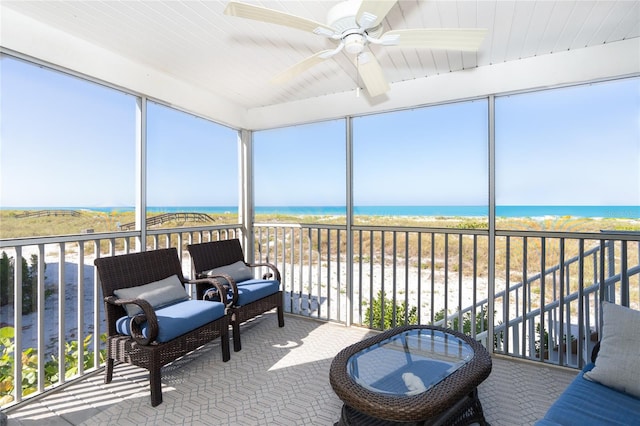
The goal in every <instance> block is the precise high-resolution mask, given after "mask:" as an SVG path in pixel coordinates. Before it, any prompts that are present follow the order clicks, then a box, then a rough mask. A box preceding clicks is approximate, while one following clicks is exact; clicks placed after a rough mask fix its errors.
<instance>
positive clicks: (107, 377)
mask: <svg viewBox="0 0 640 426" xmlns="http://www.w3.org/2000/svg"><path fill="white" fill-rule="evenodd" d="M111 380H113V358H107V365H106V368H105V369H104V383H105V384H107V383H111Z"/></svg>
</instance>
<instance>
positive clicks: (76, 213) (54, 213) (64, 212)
mask: <svg viewBox="0 0 640 426" xmlns="http://www.w3.org/2000/svg"><path fill="white" fill-rule="evenodd" d="M43 216H75V217H78V216H80V212H79V211H76V210H27V211H24V212H22V213H18V214H16V218H18V219H22V218H26V217H43Z"/></svg>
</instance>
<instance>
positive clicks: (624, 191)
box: [0, 57, 640, 207]
mask: <svg viewBox="0 0 640 426" xmlns="http://www.w3.org/2000/svg"><path fill="white" fill-rule="evenodd" d="M0 65H1V68H0V72H1V74H0V76H1V81H0V85H1V90H2V92H1V97H0V102H1V104H0V108H1V109H0V112H1V119H2V128H1V130H0V136H1V138H2V139H1V144H0V165H1V171H0V178H1V180H0V191H1V192H0V206H2V207H30V206H33V207H36V206H51V207H54V206H55V207H57V206H60V207H62V206H76V207H77V206H85V207H105V206H131V205H133V204H134V202H135V187H134V184H135V108H136V99H135V97H133V96H131V95H127V94H123V93H121V92H118V91H116V90H113V89H110V88H105V87H102V86H99V85H97V84H93V83H88V82H85V81H82V80H80V79H77V78H73V77H69V76H67V75H64V74H61V73H58V72H53V71H50V70H46V69H42V68H40V67H37V66H34V65H31V64H26V63H24V62H21V61H17V60H14V59H10V58H9V59H7V58H6V57H3V59H2V61H1V62H0ZM487 110H488V107H487V102H486V101H485V100H478V101H473V102H460V103H455V104H448V105H440V106H434V107H429V108H417V109H413V110H408V111H398V112H392V113H387V114H376V115H371V116H364V117H357V118H355V119H354V121H353V130H354V147H353V155H354V160H355V164H354V167H353V175H354V202H355V204H356V205H452V204H453V205H486V203H487V197H488V182H487V176H486V170H487V161H488V156H487V139H488V125H487V118H486V117H487ZM148 113H149V116H148V117H149V118H148V130H147V132H148V141H149V142H148V144H149V145H148V154H149V157H148V165H147V169H148V175H147V179H148V185H149V186H148V205H149V206H203V205H204V206H207V205H210V206H232V205H236V204H237V202H238V177H237V175H238V165H237V156H238V148H237V134H236V131H235V130H234V129H230V128H227V127H224V126H221V125H218V124H215V123H212V122H210V121H207V120H204V119H202V118H198V117H194V116H192V115H189V114H186V113H183V112H180V111H177V110H174V109H171V108H168V107H165V106H162V105H157V104H153V103H151V104H149V106H148ZM344 139H345V122H344V120H334V121H328V122H321V123H314V124H309V125H300V126H294V127H289V128H283V129H274V130H268V131H262V132H256V133H255V136H254V140H255V148H254V150H255V154H256V161H255V164H254V167H255V193H256V204H257V205H344V204H345V179H346V178H345V174H346V152H345V145H344ZM496 165H497V168H496V177H497V181H498V186H497V191H496V192H497V197H496V201H497V203H498V204H504V205H510V204H524V205H528V204H533V205H536V204H540V205H547V204H559V205H640V79H638V78H636V79H627V80H623V81H615V82H606V83H599V84H593V85H586V86H578V87H571V88H564V89H558V90H548V91H541V92H534V93H526V94H519V95H513V96H505V97H498V98H497V99H496Z"/></svg>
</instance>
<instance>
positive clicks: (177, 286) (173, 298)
mask: <svg viewBox="0 0 640 426" xmlns="http://www.w3.org/2000/svg"><path fill="white" fill-rule="evenodd" d="M113 294H115V295H116V297H118V298H119V299H143V300H146V301H147V302H149V304H151V306H153V308H154V309H158V308H161V307H163V306H167V305H171V304H173V303H176V302H182V301H183V300H189V296H188V295H187V292H186V291H185V290H184V287H183V286H182V283H181V282H180V278H178V276H177V275H172V276H170V277H167V278H165V279H162V280H160V281H155V282H152V283H149V284H145V285H141V286H136V287H129V288H120V289H118V290H115V291H114V292H113ZM124 309H125V310H126V311H127V315H129V316H130V317H133V316H135V315H137V314H139V313H141V312H142V309H141V308H140V307H139V306H138V305H134V304H132V303H129V304H127V305H124Z"/></svg>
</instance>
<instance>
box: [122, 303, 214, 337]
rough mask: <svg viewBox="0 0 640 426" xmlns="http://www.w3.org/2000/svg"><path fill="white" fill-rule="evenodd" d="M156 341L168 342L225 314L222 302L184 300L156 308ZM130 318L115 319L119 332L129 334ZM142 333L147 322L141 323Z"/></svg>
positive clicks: (145, 330) (145, 329)
mask: <svg viewBox="0 0 640 426" xmlns="http://www.w3.org/2000/svg"><path fill="white" fill-rule="evenodd" d="M155 312H156V316H157V317H158V337H157V338H156V341H157V342H160V343H162V342H168V341H170V340H173V339H175V338H176V337H178V336H181V335H183V334H185V333H188V332H190V331H191V330H195V329H196V328H198V327H202V326H203V325H205V324H207V323H210V322H212V321H215V320H217V319H218V318H221V317H223V316H224V315H225V310H224V304H222V303H220V302H209V301H205V300H185V301H184V302H178V303H175V304H173V305H169V306H165V307H164V308H160V309H157V310H156V311H155ZM130 327H131V318H130V317H128V316H124V317H122V318H120V319H118V321H116V329H117V330H118V333H120V334H126V335H129V336H130V335H131V328H130ZM141 329H142V334H143V335H144V336H145V337H147V330H148V325H147V322H144V323H143V324H142V327H141Z"/></svg>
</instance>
